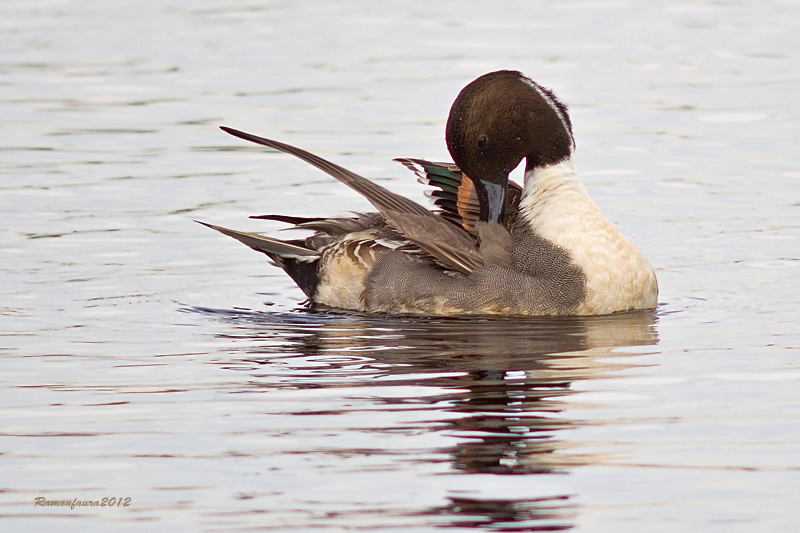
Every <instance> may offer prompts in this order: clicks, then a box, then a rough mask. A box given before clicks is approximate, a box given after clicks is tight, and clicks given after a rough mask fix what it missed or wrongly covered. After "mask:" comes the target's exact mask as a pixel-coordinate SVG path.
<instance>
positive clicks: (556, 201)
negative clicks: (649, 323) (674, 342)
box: [520, 159, 658, 315]
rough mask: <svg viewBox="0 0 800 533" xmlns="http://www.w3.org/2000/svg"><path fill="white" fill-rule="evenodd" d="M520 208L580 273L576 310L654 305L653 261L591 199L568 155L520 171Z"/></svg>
mask: <svg viewBox="0 0 800 533" xmlns="http://www.w3.org/2000/svg"><path fill="white" fill-rule="evenodd" d="M520 211H521V214H522V217H523V219H524V220H525V221H527V222H528V224H530V225H531V227H532V228H533V230H534V231H535V232H536V233H537V234H538V235H539V236H541V237H543V238H545V239H547V240H548V241H550V242H552V243H553V244H555V245H557V246H560V247H561V248H564V249H565V250H567V251H569V253H570V254H571V255H572V260H573V262H574V263H575V264H576V265H577V266H578V267H580V268H581V269H582V270H583V272H584V274H585V275H586V299H585V300H584V302H583V303H582V304H581V306H580V307H579V308H578V309H577V310H576V314H585V315H590V314H592V315H593V314H606V313H613V312H616V311H624V310H628V309H652V308H655V306H656V304H657V303H658V284H657V282H656V276H655V272H654V271H653V267H651V266H650V263H649V262H648V261H647V259H646V258H645V257H644V255H642V253H641V252H640V251H639V250H638V248H636V246H634V244H633V243H632V242H631V241H629V240H628V239H627V238H626V237H625V236H624V235H622V233H620V231H619V230H618V229H617V228H616V226H614V225H613V224H612V223H611V222H609V221H608V219H607V218H606V217H605V216H604V215H603V213H602V212H601V211H600V209H599V208H598V207H597V205H595V203H594V202H593V201H592V199H591V198H590V197H589V195H588V194H587V193H586V190H585V189H584V188H583V184H582V183H581V182H580V180H579V179H578V177H577V175H576V173H575V168H574V165H573V163H572V161H571V160H569V159H567V160H566V161H563V162H561V163H558V164H556V165H551V166H549V167H545V168H537V169H534V170H533V171H531V172H528V173H526V174H525V192H524V194H523V197H522V200H521V201H520Z"/></svg>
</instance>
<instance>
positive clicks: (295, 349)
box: [186, 308, 658, 530]
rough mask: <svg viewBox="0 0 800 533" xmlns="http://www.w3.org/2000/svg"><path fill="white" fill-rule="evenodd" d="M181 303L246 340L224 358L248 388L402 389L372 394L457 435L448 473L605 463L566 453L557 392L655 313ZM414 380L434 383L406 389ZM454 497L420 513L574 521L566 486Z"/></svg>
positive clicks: (546, 523) (589, 373)
mask: <svg viewBox="0 0 800 533" xmlns="http://www.w3.org/2000/svg"><path fill="white" fill-rule="evenodd" d="M186 311H190V312H196V313H202V314H205V315H206V316H208V317H209V318H212V319H214V320H218V321H221V322H223V323H225V328H224V331H222V332H220V333H218V335H219V336H220V337H223V338H226V339H230V341H231V342H232V344H233V345H234V346H236V345H241V349H240V350H234V356H233V359H232V361H231V363H230V365H228V368H230V369H232V370H237V371H244V372H247V373H248V374H249V375H250V376H251V378H252V380H253V381H252V386H253V387H256V388H259V389H263V388H267V389H293V390H296V389H311V388H325V387H342V386H347V387H354V386H372V387H374V386H376V385H379V386H380V387H383V388H387V389H392V388H395V389H397V391H396V392H395V393H392V394H385V395H384V397H382V398H379V399H375V402H376V403H378V404H379V405H378V407H379V408H380V406H381V405H383V406H384V407H385V408H387V409H388V408H403V407H406V408H408V409H412V410H413V409H426V410H427V412H428V414H429V415H430V417H431V420H429V421H426V423H425V424H421V425H419V426H418V427H415V428H414V429H416V430H417V431H434V432H441V433H443V434H446V435H448V436H450V437H454V439H453V441H454V442H456V444H455V445H454V446H452V447H451V448H449V449H444V450H436V452H437V453H438V455H439V456H440V457H445V458H446V460H447V461H448V462H449V464H450V465H451V468H452V469H453V470H454V471H457V472H463V473H470V474H490V475H539V474H560V473H568V472H569V471H570V469H572V468H575V467H576V466H580V465H585V464H593V463H597V462H599V461H601V460H602V458H600V457H597V456H595V455H588V454H581V453H579V452H574V451H572V449H571V448H574V447H575V445H574V444H568V443H567V442H566V441H565V440H564V439H563V435H564V433H565V432H566V431H569V430H570V429H572V428H574V427H576V426H577V425H579V424H581V421H580V420H576V419H575V417H572V416H568V414H567V413H566V410H567V409H568V407H569V405H571V404H568V403H566V402H564V401H562V400H563V398H564V397H565V396H568V395H570V394H574V390H573V388H574V385H575V384H576V383H578V382H580V381H582V380H588V379H596V378H601V377H604V378H607V377H609V374H610V373H611V372H613V371H617V370H620V369H624V368H626V367H628V366H630V365H629V364H626V363H625V362H624V361H623V362H621V361H620V360H621V358H624V357H634V356H635V355H637V351H636V350H625V351H624V352H620V351H617V349H618V348H621V347H643V346H652V345H655V344H656V343H657V342H658V336H657V332H656V322H657V318H656V316H655V315H654V314H653V313H650V312H636V313H625V314H619V315H612V316H605V317H591V318H567V319H563V318H559V319H550V318H538V319H503V318H487V319H470V320H459V319H442V318H436V319H426V318H406V319H390V318H381V317H364V316H353V315H337V314H333V313H314V314H304V313H294V314H293V313H288V314H271V313H259V312H248V311H225V310H215V309H205V308H192V309H186ZM643 351H644V350H640V351H639V353H642V352H643ZM610 358H613V361H611V360H609V359H610ZM409 384H413V385H419V384H424V385H425V386H426V387H432V388H435V390H437V391H438V392H437V393H436V394H428V395H422V396H418V395H409V394H408V393H407V392H405V391H406V389H405V388H404V387H405V386H407V385H409ZM331 409H334V410H335V409H336V406H332V407H331ZM383 429H384V430H385V428H383ZM406 429H408V428H406ZM348 453H352V450H348ZM363 453H369V452H367V451H365V452H363ZM443 460H444V459H443ZM449 499H450V502H449V503H448V504H447V505H445V506H438V507H433V508H430V509H429V511H428V513H427V514H428V515H429V516H439V517H441V516H443V515H444V516H448V517H449V522H447V524H449V525H453V526H455V525H461V526H464V525H470V524H471V525H483V526H488V525H491V526H493V527H501V528H502V529H504V530H523V529H524V530H558V529H569V528H571V527H572V526H573V525H574V521H573V518H574V516H575V514H576V512H577V510H576V503H575V501H574V495H572V494H552V495H550V496H548V497H545V498H536V499H518V500H502V499H485V498H477V499H476V498H471V497H468V496H464V495H462V494H458V493H453V494H450V495H449Z"/></svg>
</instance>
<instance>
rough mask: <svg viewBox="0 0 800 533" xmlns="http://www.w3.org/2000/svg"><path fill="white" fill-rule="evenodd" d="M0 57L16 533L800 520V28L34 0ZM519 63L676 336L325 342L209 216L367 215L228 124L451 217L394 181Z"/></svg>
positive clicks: (508, 331) (767, 10)
mask: <svg viewBox="0 0 800 533" xmlns="http://www.w3.org/2000/svg"><path fill="white" fill-rule="evenodd" d="M0 29H2V31H0V109H1V110H2V111H1V112H0V119H1V120H2V139H3V140H2V143H0V217H1V218H0V228H2V229H1V230H0V235H2V237H0V248H2V252H0V254H1V256H0V257H1V258H2V260H1V261H0V275H1V276H2V278H1V279H2V284H0V354H1V355H2V363H1V364H2V372H0V402H2V409H1V410H0V465H1V466H0V469H1V472H2V475H1V476H0V529H2V530H3V531H32V530H68V531H78V530H80V531H106V530H108V529H111V528H113V529H115V530H131V531H133V530H141V529H145V528H147V529H156V530H169V531H198V530H203V531H255V530H277V531H310V530H319V529H323V530H373V529H378V528H382V529H401V530H409V531H430V530H436V529H439V528H449V529H451V530H454V531H459V530H472V529H487V530H498V531H515V530H519V531H522V530H570V529H572V530H580V531H676V530H679V531H726V532H727V531H756V530H759V531H794V530H796V528H797V527H798V525H800V511H799V510H798V505H797V504H798V502H800V319H799V318H798V317H799V316H800V315H799V314H798V309H799V308H800V305H799V302H800V250H799V249H798V248H799V247H800V165H798V155H800V148H798V146H799V144H800V105H799V101H800V96H799V95H800V2H798V1H796V0H794V1H789V0H787V1H778V0H769V1H756V0H743V1H736V2H733V1H731V2H726V1H713V2H712V1H699V0H698V1H679V0H671V1H666V0H664V1H654V2H636V1H614V2H592V1H564V2H542V1H533V2H502V3H485V2H472V1H469V2H361V1H358V2H310V1H298V0H293V1H291V2H285V1H281V2H279V1H273V2H256V1H251V2H219V1H217V2H215V1H208V0H200V1H180V0H174V1H164V2H132V1H110V2H102V3H101V2H89V1H81V0H72V1H63V2H58V1H38V0H25V1H24V2H22V1H12V0H9V1H4V2H3V3H2V6H0ZM500 68H512V69H518V70H521V71H523V72H524V73H526V74H527V75H529V76H531V77H532V78H534V79H535V80H537V81H539V82H540V83H542V84H544V85H545V86H547V87H551V88H552V89H554V90H555V91H556V93H557V94H558V95H559V97H560V98H561V99H562V100H563V101H565V102H566V103H567V104H568V105H569V106H570V111H571V115H572V119H573V123H574V128H575V135H576V139H577V145H578V151H577V159H578V165H579V169H580V170H581V172H582V176H583V179H584V181H585V184H586V187H587V189H588V190H589V191H590V193H591V194H592V196H593V198H594V199H595V200H596V202H597V203H598V204H599V205H600V206H601V208H602V209H603V210H604V212H605V213H606V214H607V215H608V216H609V218H610V219H611V220H613V221H614V222H615V223H616V224H618V225H619V226H620V227H621V228H622V230H623V231H624V233H626V234H627V235H628V236H629V237H630V238H631V239H632V240H633V241H634V242H636V243H637V244H638V245H639V246H640V247H641V248H642V249H643V250H644V252H645V253H646V255H647V256H648V257H649V258H650V260H651V262H652V263H653V265H654V266H655V268H656V270H657V273H658V276H659V282H660V287H661V294H660V302H661V303H660V306H659V309H658V310H657V312H655V313H632V314H625V315H619V316H610V317H601V318H593V319H567V320H478V319H475V320H445V319H390V318H382V317H365V316H357V315H348V314H336V313H327V314H325V313H323V314H309V313H306V312H304V311H303V309H302V306H301V305H300V302H301V301H302V300H303V296H302V294H301V292H300V291H299V290H297V289H296V288H295V287H294V285H293V283H292V282H291V281H290V280H289V279H288V277H286V276H285V275H284V274H283V273H282V272H281V271H280V270H278V269H276V268H273V267H270V266H269V265H268V264H267V263H266V261H265V259H264V258H263V257H262V256H259V255H258V254H255V253H254V252H252V251H250V250H249V249H247V248H245V247H244V246H241V245H240V244H238V243H236V242H234V241H232V240H230V239H227V238H225V237H223V236H220V235H218V234H215V233H214V232H211V231H210V230H208V229H206V228H204V227H201V226H200V225H198V224H195V223H194V222H193V219H201V220H205V221H209V222H213V223H218V224H222V225H226V226H230V227H236V228H239V229H246V230H253V231H264V232H268V233H272V234H275V232H277V231H278V229H279V228H280V227H281V226H280V225H279V224H275V223H271V222H264V221H257V220H249V219H248V218H247V216H248V215H251V214H265V213H283V214H290V215H311V216H319V215H343V214H346V213H347V212H349V211H353V210H356V211H357V210H365V209H367V208H368V205H367V204H366V202H365V201H364V200H362V199H361V198H360V197H358V196H357V195H356V194H355V193H353V192H351V191H349V190H348V189H346V188H345V187H343V186H341V185H340V184H338V183H337V182H335V181H334V180H332V179H330V178H328V177H327V176H325V175H324V174H321V173H320V172H318V171H317V170H315V169H313V168H311V167H308V166H306V165H304V164H303V163H301V162H299V161H297V160H294V159H292V158H291V157H289V156H285V155H280V154H275V153H270V152H267V151H264V150H260V149H258V148H256V147H254V146H250V145H247V144H246V143H244V142H242V141H239V140H238V139H234V138H231V137H229V136H227V135H225V134H224V133H222V132H221V131H220V130H218V129H217V126H218V125H220V124H224V125H229V126H232V127H236V128H239V129H243V130H246V131H251V132H253V133H256V134H261V135H266V136H270V137H273V138H277V139H280V140H283V141H286V142H289V143H292V144H295V145H298V146H301V147H304V148H306V149H308V150H311V151H313V152H315V153H318V154H320V155H322V156H323V157H326V158H329V159H331V160H333V161H335V162H338V163H340V164H342V165H344V166H346V167H348V168H350V169H352V170H354V171H356V172H359V173H362V174H363V175H366V176H368V177H371V178H373V179H378V180H381V183H383V184H384V185H386V186H387V187H389V188H391V189H392V190H395V191H398V192H401V193H403V194H405V195H408V196H410V197H412V198H415V199H418V200H419V201H420V202H425V201H426V198H425V196H424V194H423V192H424V189H423V187H422V186H420V185H419V184H417V183H416V182H415V179H414V177H413V176H412V175H411V174H410V173H409V172H408V171H406V170H405V169H404V168H402V167H400V166H399V165H397V164H396V163H394V162H392V161H391V159H392V158H393V157H400V156H410V157H423V158H428V159H433V160H443V159H444V160H446V159H448V156H447V152H446V149H445V145H444V140H443V131H444V124H445V121H446V117H447V112H448V110H449V107H450V104H451V103H452V100H453V99H454V97H455V95H456V94H457V93H458V91H459V90H460V89H461V88H462V87H463V86H464V85H465V84H466V83H468V82H469V81H470V80H472V79H473V78H475V77H477V76H478V75H480V74H482V73H484V72H488V71H491V70H496V69H500ZM517 178H518V179H519V176H518V175H517ZM37 497H44V498H46V499H47V500H70V501H72V500H74V499H78V500H101V499H102V498H104V497H106V498H112V497H113V498H117V499H119V498H123V499H124V498H130V499H131V500H130V505H128V506H127V507H121V506H115V507H113V508H108V507H75V508H74V509H70V508H68V507H41V506H39V507H36V506H34V501H35V498H37Z"/></svg>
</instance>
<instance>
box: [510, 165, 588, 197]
mask: <svg viewBox="0 0 800 533" xmlns="http://www.w3.org/2000/svg"><path fill="white" fill-rule="evenodd" d="M562 188H567V189H571V190H574V191H576V192H581V193H583V194H585V195H586V194H587V193H586V190H585V189H584V188H583V183H581V180H580V179H579V178H578V174H577V171H576V170H575V164H574V163H573V161H572V158H569V157H568V158H567V159H565V160H563V161H561V162H560V163H556V164H554V165H549V166H546V167H535V168H533V169H532V170H529V171H527V172H525V193H524V196H523V197H524V198H526V199H532V198H536V199H537V201H543V200H545V199H546V198H547V197H548V196H549V195H550V194H553V193H556V191H558V190H559V189H562ZM562 192H563V191H562ZM587 196H588V195H587Z"/></svg>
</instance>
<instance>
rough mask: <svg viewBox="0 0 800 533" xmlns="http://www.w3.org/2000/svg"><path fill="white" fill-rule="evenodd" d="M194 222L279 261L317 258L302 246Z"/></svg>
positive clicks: (314, 253)
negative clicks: (279, 259)
mask: <svg viewBox="0 0 800 533" xmlns="http://www.w3.org/2000/svg"><path fill="white" fill-rule="evenodd" d="M195 222H197V223H198V224H202V225H204V226H206V227H209V228H211V229H214V230H217V231H218V232H220V233H222V234H223V235H227V236H228V237H233V238H234V239H236V240H237V241H239V242H241V243H242V244H245V245H247V246H249V247H250V248H252V249H253V250H255V251H257V252H262V253H265V254H267V255H268V256H270V257H272V256H273V255H274V256H277V257H278V258H281V259H286V258H291V259H295V260H297V261H305V262H311V261H315V260H317V259H318V258H319V253H318V252H317V251H316V250H309V249H308V248H303V247H302V246H297V245H295V244H291V243H288V242H284V241H281V240H278V239H273V238H272V237H265V236H263V235H259V234H257V233H248V232H246V231H238V230H235V229H228V228H223V227H222V226H215V225H213V224H207V223H205V222H201V221H199V220H195Z"/></svg>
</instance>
